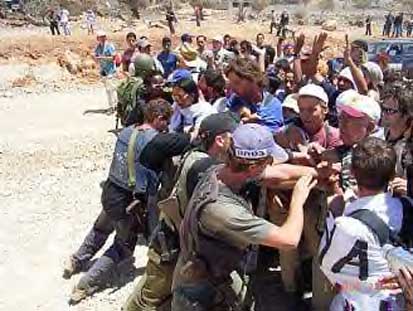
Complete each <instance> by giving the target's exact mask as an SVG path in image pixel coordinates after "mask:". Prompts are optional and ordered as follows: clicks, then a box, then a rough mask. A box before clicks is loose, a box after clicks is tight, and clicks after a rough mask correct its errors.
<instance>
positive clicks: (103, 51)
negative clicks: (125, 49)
mask: <svg viewBox="0 0 413 311" xmlns="http://www.w3.org/2000/svg"><path fill="white" fill-rule="evenodd" d="M96 37H97V41H98V45H97V46H96V49H95V59H96V60H97V61H98V62H99V65H100V76H101V77H102V79H103V83H104V84H105V89H106V95H107V97H108V104H109V109H108V113H112V112H114V111H115V108H116V105H117V102H118V97H117V93H116V83H115V81H114V80H115V79H114V76H115V74H116V65H115V61H114V58H115V54H116V50H115V46H114V45H113V44H112V43H110V42H108V40H107V37H106V33H105V32H104V31H98V32H97V33H96Z"/></svg>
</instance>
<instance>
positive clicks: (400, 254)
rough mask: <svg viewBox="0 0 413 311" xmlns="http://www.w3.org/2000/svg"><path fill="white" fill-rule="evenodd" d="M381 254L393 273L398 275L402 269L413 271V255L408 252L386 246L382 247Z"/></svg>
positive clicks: (400, 248)
mask: <svg viewBox="0 0 413 311" xmlns="http://www.w3.org/2000/svg"><path fill="white" fill-rule="evenodd" d="M383 253H384V257H385V258H386V260H387V262H388V263H389V266H390V270H391V271H392V272H393V273H396V274H398V273H399V271H400V269H401V268H402V267H407V268H409V270H410V271H413V254H412V253H410V252H409V251H407V250H405V249H404V248H402V247H395V246H393V245H390V244H386V245H384V246H383Z"/></svg>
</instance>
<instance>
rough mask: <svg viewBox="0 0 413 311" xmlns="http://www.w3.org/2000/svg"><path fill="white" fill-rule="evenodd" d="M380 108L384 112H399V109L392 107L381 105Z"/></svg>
mask: <svg viewBox="0 0 413 311" xmlns="http://www.w3.org/2000/svg"><path fill="white" fill-rule="evenodd" d="M381 110H382V112H383V113H386V114H396V113H398V112H399V109H394V108H385V107H383V108H382V109H381Z"/></svg>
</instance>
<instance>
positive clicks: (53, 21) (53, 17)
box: [46, 8, 60, 36]
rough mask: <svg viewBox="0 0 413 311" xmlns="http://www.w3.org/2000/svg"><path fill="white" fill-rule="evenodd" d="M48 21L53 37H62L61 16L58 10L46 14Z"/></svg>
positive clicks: (51, 10) (50, 10)
mask: <svg viewBox="0 0 413 311" xmlns="http://www.w3.org/2000/svg"><path fill="white" fill-rule="evenodd" d="M46 20H47V21H48V22H49V27H50V31H51V33H52V35H53V36H55V35H60V31H59V14H58V13H57V10H56V9H52V8H50V9H49V10H48V11H47V13H46Z"/></svg>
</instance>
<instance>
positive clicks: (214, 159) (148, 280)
mask: <svg viewBox="0 0 413 311" xmlns="http://www.w3.org/2000/svg"><path fill="white" fill-rule="evenodd" d="M237 125H238V122H237V120H236V119H235V118H234V115H232V114H231V113H219V114H213V115H210V116H208V117H206V118H205V119H204V120H203V121H202V123H201V126H200V130H199V136H200V139H201V140H202V144H201V146H199V147H197V148H195V149H193V150H191V151H189V152H187V153H186V154H185V156H184V157H183V161H182V163H181V167H180V168H179V173H180V174H179V177H178V180H177V182H176V185H175V188H174V191H173V193H172V195H171V196H170V197H169V198H168V199H166V200H165V201H163V202H160V203H159V206H160V208H161V216H160V218H161V219H160V222H159V225H158V227H157V228H156V229H155V234H154V236H153V239H152V240H151V243H150V245H149V251H148V258H149V259H148V263H147V265H146V271H145V275H144V276H143V277H142V278H141V279H140V281H139V283H138V284H137V286H136V288H135V289H134V291H133V293H132V294H131V295H130V296H129V298H128V300H127V302H126V304H125V305H124V307H123V310H125V311H138V310H140V311H143V310H164V309H170V300H171V297H172V293H171V285H172V276H173V271H174V269H175V265H176V260H177V257H178V254H179V235H178V231H179V226H180V222H181V220H182V217H183V215H184V213H185V208H186V206H187V204H188V201H189V199H190V197H191V195H192V191H193V188H194V187H195V185H194V184H196V181H197V179H198V177H199V174H198V173H199V172H200V171H204V170H205V169H206V168H207V167H208V166H210V165H213V164H216V163H218V162H219V161H223V160H224V159H225V156H226V154H227V151H228V148H229V146H230V141H231V133H232V132H233V131H234V130H235V129H236V127H237ZM171 209H172V210H171Z"/></svg>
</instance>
